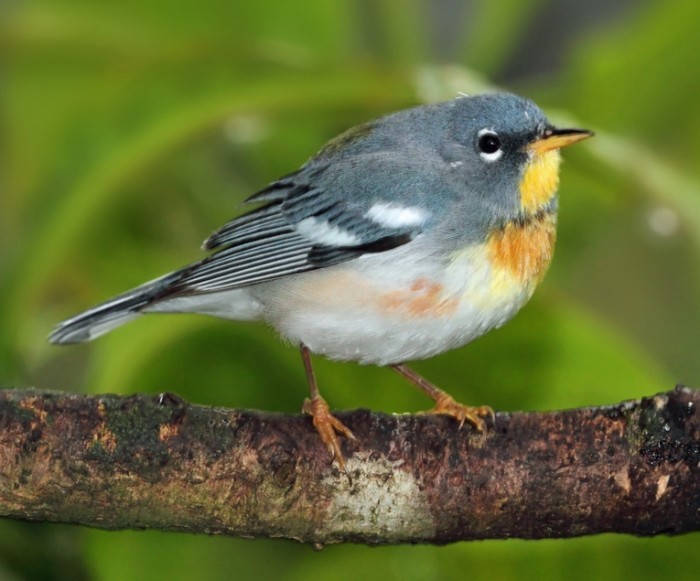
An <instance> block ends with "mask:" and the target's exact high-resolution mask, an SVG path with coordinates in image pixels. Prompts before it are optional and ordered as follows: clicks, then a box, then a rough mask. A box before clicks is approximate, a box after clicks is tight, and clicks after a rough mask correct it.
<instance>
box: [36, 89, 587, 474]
mask: <svg viewBox="0 0 700 581" xmlns="http://www.w3.org/2000/svg"><path fill="white" fill-rule="evenodd" d="M591 135H592V133H591V132H590V131H586V130H582V129H557V128H555V127H553V126H552V125H551V124H550V123H549V122H548V121H547V118H546V117H545V115H544V114H543V113H542V111H541V110H540V109H539V108H538V107H537V106H536V105H535V104H534V103H532V102H531V101H529V100H527V99H524V98H522V97H518V96H516V95H511V94H505V93H501V94H491V95H479V96H472V97H467V96H461V97H458V98H456V99H453V100H451V101H447V102H444V103H437V104H432V105H424V106H420V107H415V108H412V109H407V110H404V111H399V112H397V113H394V114H391V115H388V116H386V117H382V118H380V119H377V120H375V121H370V122H368V123H365V124H363V125H359V126H357V127H354V128H352V129H350V130H348V131H346V132H345V133H343V134H341V135H339V136H338V137H336V138H335V139H333V140H332V141H330V142H329V143H328V144H327V145H325V146H324V147H323V149H321V151H319V152H318V153H317V154H316V155H315V156H314V157H313V158H311V160H309V161H308V162H307V163H306V164H305V165H303V166H302V167H301V169H299V170H298V171H296V172H294V173H291V174H289V175H287V176H285V177H282V178H280V179H279V180H277V181H275V182H273V183H271V184H270V185H269V186H267V187H266V188H265V189H263V190H261V191H260V192H258V193H256V194H254V195H253V196H252V197H250V198H248V200H247V201H246V202H247V203H255V204H257V207H256V208H255V209H253V210H251V211H249V212H248V213H246V214H243V215H242V216H239V217H237V218H234V219H232V220H231V221H230V222H228V223H227V224H225V225H224V226H223V227H222V228H221V229H219V230H217V231H216V232H214V233H213V234H212V235H211V236H210V237H209V238H208V239H207V240H206V241H205V242H204V249H205V250H207V251H211V254H210V255H209V256H207V257H206V258H204V259H203V260H201V261H200V262H197V263H195V264H192V265H190V266H186V267H184V268H182V269H180V270H178V271H176V272H173V273H171V274H167V275H165V276H163V277H161V278H158V279H156V280H154V281H152V282H148V283H146V284H144V285H142V286H140V287H138V288H136V289H134V290H131V291H129V292H127V293H125V294H122V295H120V296H118V297H116V298H114V299H112V300H110V301H107V302H106V303H103V304H101V305H98V306H96V307H94V308H92V309H90V310H88V311H86V312H84V313H82V314H80V315H77V316H75V317H73V318H71V319H68V320H67V321H65V322H64V323H61V324H60V325H59V326H58V327H57V328H56V329H55V330H54V332H53V333H52V334H51V336H50V340H51V342H53V343H75V342H81V341H88V340H90V339H94V338H95V337H98V336H100V335H102V334H104V333H106V332H108V331H111V330H112V329H114V328H115V327H117V326H119V325H121V324H123V323H126V322H127V321H130V320H132V319H134V318H136V317H138V316H139V315H141V314H143V313H203V314H207V315H214V316H216V317H221V318H225V319H235V320H264V321H266V322H267V323H269V324H270V325H272V326H273V327H274V328H275V329H277V330H278V331H279V333H280V334H281V335H282V336H283V337H284V338H286V339H287V340H289V341H291V342H292V343H294V344H297V345H299V346H300V348H301V353H302V358H303V361H304V365H305V369H306V373H307V377H308V380H309V387H310V391H311V398H310V399H307V400H306V402H305V404H304V411H306V412H307V413H309V414H311V416H312V417H313V423H314V426H315V427H316V429H317V431H318V433H319V434H320V436H321V438H322V440H323V442H324V444H325V445H326V446H327V448H328V449H329V451H330V452H331V454H332V455H333V457H334V458H335V459H336V461H337V462H338V464H339V466H340V468H341V469H343V470H345V462H344V459H343V455H342V453H341V448H340V442H339V439H338V434H342V435H344V436H346V437H348V438H354V436H353V435H352V432H351V431H350V430H349V429H348V428H347V427H346V426H344V425H343V424H342V423H341V422H340V421H339V420H338V419H337V418H335V417H334V416H333V415H332V414H331V413H330V411H329V408H328V405H327V403H326V402H325V400H324V399H323V398H322V397H321V396H320V395H319V392H318V388H317V386H316V381H315V379H314V375H313V369H312V367H311V360H310V355H309V353H310V352H313V353H320V354H322V355H325V356H327V357H329V358H331V359H339V360H350V361H358V362H360V363H372V364H375V365H389V366H392V367H393V368H394V369H395V370H396V371H398V372H399V373H401V374H402V375H403V376H405V377H406V378H408V379H409V380H410V381H412V382H413V383H414V384H415V385H416V386H418V387H419V388H420V389H422V390H423V391H424V392H426V393H427V394H428V395H429V396H430V397H431V398H432V399H433V400H434V401H435V403H436V405H435V407H434V408H433V409H432V410H431V411H432V412H434V413H445V414H449V415H451V416H453V417H455V418H456V419H457V421H459V422H460V424H461V423H463V422H464V421H465V420H466V421H468V422H469V423H471V424H472V425H473V426H474V427H475V428H476V429H477V430H479V431H483V430H484V428H485V422H484V419H483V418H484V417H486V416H487V415H490V414H491V413H492V411H491V409H490V408H488V407H486V406H483V407H477V408H474V407H467V406H464V405H462V404H459V403H457V402H456V401H455V400H454V399H453V398H452V397H451V396H450V395H448V394H447V393H446V392H444V391H442V390H440V389H439V388H437V387H436V386H434V385H432V384H431V383H429V382H428V381H427V380H426V379H424V378H423V377H421V376H419V375H418V374H416V373H415V372H413V371H412V370H411V369H409V368H408V367H407V366H406V365H405V362H406V361H410V360H413V359H423V358H427V357H431V356H433V355H436V354H438V353H442V352H444V351H447V350H449V349H453V348H455V347H459V346H461V345H464V344H465V343H468V342H469V341H471V340H473V339H475V338H477V337H479V336H481V335H483V334H484V333H486V332H487V331H489V330H490V329H493V328H495V327H499V326H501V325H503V324H504V323H505V322H506V321H508V320H509V319H510V318H511V317H513V315H515V313H516V312H517V311H518V310H519V309H520V308H521V307H522V306H523V305H524V304H525V302H526V301H527V300H528V299H529V298H530V296H531V295H532V293H533V291H534V290H535V287H536V286H537V284H538V283H539V282H540V280H541V279H542V277H543V276H544V274H545V271H546V270H547V267H548V265H549V263H550V260H551V258H552V251H553V249H554V242H555V237H556V220H557V188H558V184H559V163H560V156H559V149H560V148H561V147H564V146H566V145H570V144H572V143H576V142H578V141H581V140H582V139H586V138H587V137H590V136H591Z"/></svg>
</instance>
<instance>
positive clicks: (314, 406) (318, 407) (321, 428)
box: [299, 343, 355, 474]
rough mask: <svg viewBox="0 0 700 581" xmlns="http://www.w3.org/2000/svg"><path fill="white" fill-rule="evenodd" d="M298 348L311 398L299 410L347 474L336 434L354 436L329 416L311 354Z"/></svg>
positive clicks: (304, 347) (302, 346)
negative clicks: (311, 423)
mask: <svg viewBox="0 0 700 581" xmlns="http://www.w3.org/2000/svg"><path fill="white" fill-rule="evenodd" d="M299 348H300V350H301V359H302V361H303V362H304V370H305V371H306V379H307V380H308V382H309V391H310V392H311V398H307V399H305V400H304V406H303V407H302V408H301V409H302V411H303V412H304V413H305V414H309V415H310V416H311V418H312V419H313V423H314V427H315V428H316V431H317V432H318V435H319V436H321V441H322V442H323V443H324V444H325V446H326V448H328V451H329V452H330V453H331V456H332V457H333V459H334V460H335V461H336V462H338V467H339V468H340V469H341V470H342V471H343V472H345V473H346V474H347V473H348V471H347V469H346V468H345V458H343V453H342V451H341V450H340V441H339V440H338V436H337V435H336V432H338V433H339V434H342V435H343V436H345V437H346V438H349V439H350V440H354V439H355V436H354V435H353V433H352V432H351V431H350V430H349V429H348V428H347V427H346V426H345V424H343V423H342V422H341V421H340V420H339V419H338V418H336V417H334V416H333V415H332V414H331V412H330V409H329V407H328V404H327V403H326V400H325V399H323V398H322V397H321V394H320V393H319V392H318V385H317V384H316V377H315V376H314V369H313V367H312V365H311V353H310V352H309V348H308V347H307V346H306V345H304V344H303V343H301V344H300V345H299Z"/></svg>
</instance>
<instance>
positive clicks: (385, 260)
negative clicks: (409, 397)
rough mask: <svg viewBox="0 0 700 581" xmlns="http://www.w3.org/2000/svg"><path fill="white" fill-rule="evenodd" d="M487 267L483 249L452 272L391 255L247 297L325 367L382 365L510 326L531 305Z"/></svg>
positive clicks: (523, 289) (510, 281) (526, 294)
mask: <svg viewBox="0 0 700 581" xmlns="http://www.w3.org/2000/svg"><path fill="white" fill-rule="evenodd" d="M534 286H535V284H534V283H532V284H530V283H528V284H523V283H521V282H519V281H518V280H517V279H516V278H515V277H514V276H513V275H512V274H510V273H509V272H507V271H505V270H501V269H496V268H494V267H492V266H490V261H489V260H487V259H486V248H485V246H476V247H472V248H469V249H467V250H463V251H462V252H461V253H460V254H459V255H458V256H455V258H454V260H453V261H452V263H451V264H450V266H449V267H448V268H447V269H445V267H444V264H442V263H441V264H436V263H434V262H433V261H431V260H426V259H423V260H416V257H415V256H413V255H411V256H408V254H406V255H404V254H403V250H402V249H396V250H395V251H391V252H388V253H385V254H383V255H381V256H380V255H366V256H363V257H361V258H360V259H358V260H356V261H353V262H350V263H346V264H342V265H339V266H336V267H331V268H326V269H322V270H318V271H314V272H309V273H304V274H303V275H297V276H291V277H287V278H284V279H280V280H278V281H274V282H271V283H265V284H263V285H259V286H258V287H252V288H251V289H250V292H251V294H252V295H253V296H254V297H255V298H256V299H257V300H258V301H260V303H262V304H263V305H264V308H263V312H264V318H265V319H266V320H267V321H268V322H269V323H270V324H271V325H272V326H273V327H275V328H276V329H277V330H278V331H279V332H280V333H281V335H282V336H283V337H285V338H286V339H288V340H289V341H291V342H293V343H299V342H303V343H305V344H306V345H307V346H308V347H309V348H310V349H311V351H313V352H314V353H319V354H323V355H325V356H327V357H329V358H331V359H339V360H352V361H358V362H360V363H372V364H377V365H388V364H392V363H401V362H404V361H410V360H414V359H424V358H427V357H431V356H433V355H436V354H438V353H442V352H444V351H447V350H450V349H454V348H456V347H460V346H461V345H464V344H465V343H468V342H469V341H471V340H473V339H476V338H477V337H480V336H481V335H483V334H484V333H486V332H487V331H489V330H490V329H493V328H495V327H499V326H501V325H502V324H504V323H505V322H506V321H508V320H509V319H510V318H511V317H513V315H515V313H516V312H517V311H518V310H519V309H520V308H521V307H522V306H523V305H524V304H525V302H526V301H527V300H528V299H529V298H530V296H531V294H532V291H533V290H534Z"/></svg>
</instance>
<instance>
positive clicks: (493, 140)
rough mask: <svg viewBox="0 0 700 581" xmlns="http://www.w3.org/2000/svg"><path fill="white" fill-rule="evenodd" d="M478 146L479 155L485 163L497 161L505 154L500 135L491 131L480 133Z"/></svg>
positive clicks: (484, 130) (486, 130)
mask: <svg viewBox="0 0 700 581" xmlns="http://www.w3.org/2000/svg"><path fill="white" fill-rule="evenodd" d="M476 146H477V147H478V148H479V155H480V156H481V158H482V159H483V160H485V161H496V160H497V159H498V158H499V157H501V155H502V154H503V150H502V149H501V140H500V139H499V137H498V134H497V133H495V132H494V131H491V130H490V129H482V130H481V131H479V139H478V141H477V143H476Z"/></svg>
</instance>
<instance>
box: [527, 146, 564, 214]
mask: <svg viewBox="0 0 700 581" xmlns="http://www.w3.org/2000/svg"><path fill="white" fill-rule="evenodd" d="M560 163H561V156H560V155H559V150H557V149H553V150H551V151H545V152H544V153H540V154H535V155H533V157H532V159H531V160H530V161H529V163H528V164H527V165H526V166H525V170H524V171H523V176H522V179H521V180H520V205H521V208H522V211H523V214H525V215H532V214H535V213H537V212H538V211H539V210H540V209H541V208H543V207H544V206H546V205H547V204H548V203H549V201H550V200H551V199H552V198H553V197H554V196H555V195H556V193H557V189H558V188H559V164H560Z"/></svg>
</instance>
